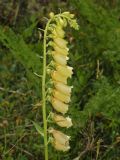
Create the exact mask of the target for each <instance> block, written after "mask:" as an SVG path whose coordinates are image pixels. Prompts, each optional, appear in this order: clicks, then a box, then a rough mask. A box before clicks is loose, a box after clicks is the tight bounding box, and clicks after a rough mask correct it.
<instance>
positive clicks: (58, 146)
mask: <svg viewBox="0 0 120 160" xmlns="http://www.w3.org/2000/svg"><path fill="white" fill-rule="evenodd" d="M52 144H53V146H54V148H55V149H56V150H57V151H63V152H66V151H68V150H69V149H70V146H69V145H63V144H61V143H59V142H58V141H57V140H54V141H53V143H52Z"/></svg>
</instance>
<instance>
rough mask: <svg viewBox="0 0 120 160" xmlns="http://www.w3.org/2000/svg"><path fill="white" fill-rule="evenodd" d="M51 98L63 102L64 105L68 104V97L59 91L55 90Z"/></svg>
mask: <svg viewBox="0 0 120 160" xmlns="http://www.w3.org/2000/svg"><path fill="white" fill-rule="evenodd" d="M53 96H54V97H55V98H57V99H58V100H60V101H62V102H65V103H69V102H70V95H65V94H63V93H61V92H60V91H57V90H56V89H55V90H54V91H53Z"/></svg>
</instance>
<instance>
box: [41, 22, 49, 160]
mask: <svg viewBox="0 0 120 160" xmlns="http://www.w3.org/2000/svg"><path fill="white" fill-rule="evenodd" d="M50 21H51V20H49V21H48V23H47V25H46V28H45V31H44V41H43V46H44V48H43V49H44V51H43V76H42V111H43V123H44V147H45V160H48V138H47V114H46V88H45V87H46V47H47V45H46V39H47V30H48V27H49V24H50Z"/></svg>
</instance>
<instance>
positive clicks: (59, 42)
mask: <svg viewBox="0 0 120 160" xmlns="http://www.w3.org/2000/svg"><path fill="white" fill-rule="evenodd" d="M54 42H55V43H56V44H57V46H59V47H60V48H66V47H67V46H66V45H67V43H68V42H67V41H66V40H64V39H62V38H58V37H57V38H54Z"/></svg>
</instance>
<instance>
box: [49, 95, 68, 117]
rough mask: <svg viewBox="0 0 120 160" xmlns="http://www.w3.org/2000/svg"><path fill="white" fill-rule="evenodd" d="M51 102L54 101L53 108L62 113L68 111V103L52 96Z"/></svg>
mask: <svg viewBox="0 0 120 160" xmlns="http://www.w3.org/2000/svg"><path fill="white" fill-rule="evenodd" d="M51 103H52V106H53V108H54V109H55V110H56V111H58V112H60V113H62V114H65V113H66V112H67V111H68V105H67V104H65V103H63V102H61V101H59V100H58V99H56V98H52V102H51Z"/></svg>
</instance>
